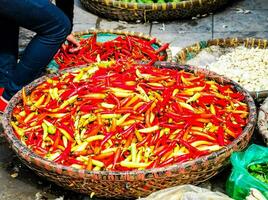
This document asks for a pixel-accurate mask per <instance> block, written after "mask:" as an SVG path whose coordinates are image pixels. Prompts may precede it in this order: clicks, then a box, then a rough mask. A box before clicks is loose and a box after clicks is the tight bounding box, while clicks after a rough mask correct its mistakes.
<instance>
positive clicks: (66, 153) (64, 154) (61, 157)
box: [53, 142, 72, 163]
mask: <svg viewBox="0 0 268 200" xmlns="http://www.w3.org/2000/svg"><path fill="white" fill-rule="evenodd" d="M71 146H72V143H71V142H69V143H68V145H67V147H66V149H64V151H63V152H62V153H61V154H60V155H59V156H58V157H57V158H56V159H55V160H53V161H54V162H57V163H60V162H62V161H65V160H67V159H68V156H69V154H70V152H71Z"/></svg>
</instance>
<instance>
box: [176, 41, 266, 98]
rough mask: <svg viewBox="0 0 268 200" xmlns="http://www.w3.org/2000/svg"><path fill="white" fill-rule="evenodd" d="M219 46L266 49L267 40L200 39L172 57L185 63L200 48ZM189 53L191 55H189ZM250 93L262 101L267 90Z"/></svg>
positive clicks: (177, 61)
mask: <svg viewBox="0 0 268 200" xmlns="http://www.w3.org/2000/svg"><path fill="white" fill-rule="evenodd" d="M213 45H215V46H220V47H223V48H224V47H237V46H245V47H247V48H252V47H254V48H257V47H258V48H260V49H266V48H268V40H266V39H259V38H258V39H257V38H218V39H213V40H208V41H201V42H198V43H195V44H193V45H190V46H188V47H185V48H183V49H181V50H180V51H179V52H178V53H177V54H176V55H175V57H174V58H173V61H174V62H176V63H179V64H182V65H184V64H186V62H187V60H188V58H189V57H191V58H192V57H194V56H195V55H197V54H198V53H199V52H201V50H202V49H204V48H206V47H210V46H213ZM189 55H191V56H189ZM250 94H251V95H252V97H253V98H254V99H255V100H258V101H263V100H264V99H265V98H266V97H268V90H263V91H250Z"/></svg>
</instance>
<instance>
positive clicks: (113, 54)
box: [54, 34, 169, 69]
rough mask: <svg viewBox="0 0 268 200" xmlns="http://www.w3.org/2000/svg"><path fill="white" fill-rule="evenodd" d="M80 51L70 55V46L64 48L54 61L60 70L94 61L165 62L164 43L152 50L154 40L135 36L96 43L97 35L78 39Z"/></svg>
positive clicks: (167, 45)
mask: <svg viewBox="0 0 268 200" xmlns="http://www.w3.org/2000/svg"><path fill="white" fill-rule="evenodd" d="M80 44H81V49H80V50H79V51H78V52H75V53H71V52H70V51H69V49H70V48H71V46H70V45H67V46H64V48H61V49H60V51H59V52H58V53H57V54H56V55H55V57H54V59H55V61H56V62H57V64H58V65H59V68H60V69H65V68H69V67H74V66H79V65H84V64H88V63H94V62H96V61H107V60H119V59H121V60H126V61H138V62H146V63H149V64H153V63H154V62H155V61H163V60H166V58H167V54H166V49H167V48H168V47H169V44H168V43H166V44H164V45H162V46H160V47H159V48H154V47H153V45H156V38H153V39H151V40H146V39H142V38H139V37H136V36H129V35H120V36H118V37H117V38H116V39H114V40H110V41H106V42H97V34H93V36H91V37H89V38H87V39H83V38H81V39H80Z"/></svg>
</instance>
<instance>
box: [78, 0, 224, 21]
mask: <svg viewBox="0 0 268 200" xmlns="http://www.w3.org/2000/svg"><path fill="white" fill-rule="evenodd" d="M80 1H81V3H82V5H83V6H84V7H85V8H87V9H88V10H89V11H90V12H92V13H94V14H96V15H98V16H101V17H103V18H105V19H107V18H108V19H112V20H122V21H130V22H136V21H137V20H139V21H142V22H146V21H164V20H176V19H180V18H189V17H193V16H196V15H198V14H201V15H202V14H208V13H210V12H212V11H215V10H217V9H218V8H220V7H222V6H223V5H224V4H226V3H227V2H228V0H186V1H182V2H179V3H150V4H149V3H147V4H144V3H127V2H123V1H117V0H80Z"/></svg>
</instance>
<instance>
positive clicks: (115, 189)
mask: <svg viewBox="0 0 268 200" xmlns="http://www.w3.org/2000/svg"><path fill="white" fill-rule="evenodd" d="M159 63H160V65H158V67H168V68H174V69H185V70H186V71H190V72H193V73H200V72H202V73H204V74H205V75H206V76H207V77H208V78H210V79H213V80H216V81H217V82H220V83H230V84H233V85H234V86H235V88H236V89H237V90H238V91H241V92H242V93H243V94H244V95H245V97H246V99H245V102H246V103H247V104H248V106H249V118H248V124H247V125H246V127H245V128H244V130H243V132H242V133H241V135H240V136H239V137H238V138H236V139H235V140H234V141H233V142H232V143H231V144H230V145H228V146H226V147H224V148H222V149H221V150H219V151H215V152H213V153H211V154H209V155H207V156H203V157H200V158H198V159H195V160H191V161H187V162H185V163H182V164H178V165H172V166H169V167H163V168H155V169H149V170H139V171H128V172H111V171H87V170H81V169H75V168H72V167H67V166H63V165H60V164H56V163H54V162H51V161H48V160H45V159H43V158H42V157H40V156H38V155H36V154H34V153H33V152H32V151H31V150H29V149H28V148H27V147H26V146H24V145H23V144H22V143H21V142H20V140H18V139H17V137H16V136H15V135H14V133H13V130H12V127H11V125H10V121H11V114H12V111H13V108H14V107H15V106H16V105H17V104H18V103H21V101H22V100H21V91H20V92H18V93H17V94H16V95H15V96H14V97H13V98H12V99H11V100H10V103H9V105H8V107H7V109H6V111H5V113H4V116H3V126H4V127H5V136H6V138H7V140H8V141H9V143H10V145H11V147H12V148H13V150H14V151H15V152H16V154H17V155H18V157H19V158H20V159H21V160H22V161H23V163H25V164H26V165H27V166H28V167H29V168H31V169H32V170H34V171H35V172H36V173H37V174H38V175H40V176H42V177H45V178H47V179H49V180H50V181H53V182H55V183H56V184H58V185H60V186H62V187H64V188H67V189H71V190H74V191H76V192H80V193H85V194H90V193H91V192H94V193H95V195H96V196H97V197H109V198H111V197H113V198H134V197H135V198H137V197H143V196H147V195H149V194H151V193H152V192H155V191H158V190H160V189H164V188H168V187H172V186H176V185H181V184H198V183H200V182H203V181H206V180H207V179H209V178H211V177H212V176H214V175H216V174H217V173H218V172H220V171H221V170H222V169H223V168H224V167H225V166H226V165H227V164H228V163H229V157H230V154H231V153H232V152H233V151H241V150H243V149H244V148H246V146H247V145H248V142H249V140H250V138H251V136H252V133H253V130H254V127H255V125H256V121H257V115H256V106H255V104H254V101H253V99H252V97H251V96H250V94H249V93H248V92H247V91H246V90H244V89H243V88H241V87H240V86H239V85H237V84H236V83H234V82H232V81H231V80H229V79H227V78H224V77H222V76H219V75H217V74H215V73H213V72H209V71H207V70H203V69H198V68H195V67H189V66H179V65H178V64H176V63H168V62H159ZM71 70H72V69H67V70H65V71H71ZM60 73H62V72H60ZM56 75H57V74H54V75H52V74H50V75H48V76H49V77H53V76H56ZM48 76H43V77H41V78H39V79H37V80H35V81H34V82H32V83H31V84H29V85H28V86H26V93H28V94H29V92H30V91H31V90H33V88H34V87H35V86H36V85H37V84H39V83H41V82H43V81H44V80H45V79H46V78H47V77H48Z"/></svg>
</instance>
